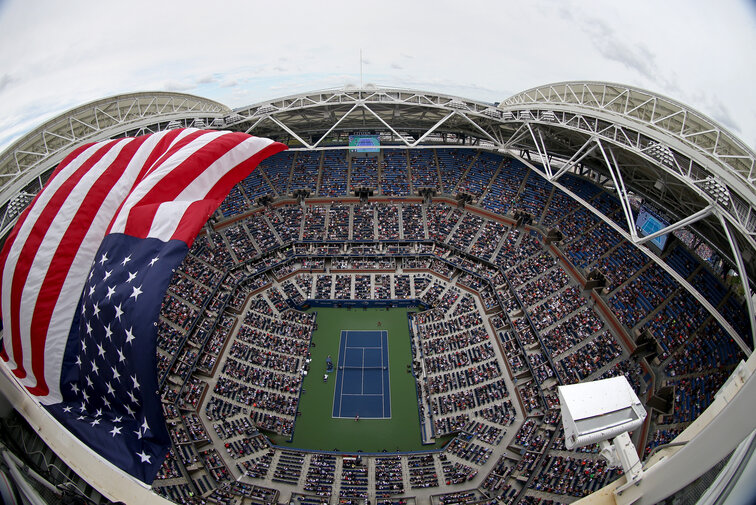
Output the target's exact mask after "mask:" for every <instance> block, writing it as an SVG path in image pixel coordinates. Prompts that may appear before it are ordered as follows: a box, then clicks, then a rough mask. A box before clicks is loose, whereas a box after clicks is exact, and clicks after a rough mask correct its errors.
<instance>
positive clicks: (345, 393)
mask: <svg viewBox="0 0 756 505" xmlns="http://www.w3.org/2000/svg"><path fill="white" fill-rule="evenodd" d="M334 388H335V389H334V393H333V417H348V418H354V417H355V416H358V415H359V416H360V418H363V419H388V418H390V417H391V387H390V385H389V357H388V332H387V331H385V330H384V331H372V330H342V331H341V342H340V344H339V362H338V365H337V366H336V383H335V385H334Z"/></svg>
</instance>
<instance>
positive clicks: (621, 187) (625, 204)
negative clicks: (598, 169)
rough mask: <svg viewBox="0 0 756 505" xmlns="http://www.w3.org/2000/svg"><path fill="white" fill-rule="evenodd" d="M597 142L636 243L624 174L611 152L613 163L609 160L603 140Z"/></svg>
mask: <svg viewBox="0 0 756 505" xmlns="http://www.w3.org/2000/svg"><path fill="white" fill-rule="evenodd" d="M595 141H596V143H597V144H598V147H599V150H600V151H601V156H602V157H603V158H604V162H605V163H606V167H607V169H608V170H609V175H611V176H612V181H614V190H615V192H616V193H617V196H618V197H619V201H620V204H621V205H622V212H623V213H624V214H625V219H626V220H627V229H628V231H629V232H630V237H632V241H633V242H635V241H636V239H637V238H638V235H637V233H636V232H635V224H634V223H635V219H634V218H633V208H632V206H631V205H630V200H629V199H628V195H627V190H626V189H625V181H623V180H622V173H621V170H620V168H619V166H618V165H617V159H616V158H615V157H614V153H613V152H612V151H611V150H609V153H610V154H611V155H612V161H611V162H610V161H609V158H608V157H607V155H606V150H605V149H604V146H603V145H602V144H601V140H600V139H599V138H598V137H596V138H595Z"/></svg>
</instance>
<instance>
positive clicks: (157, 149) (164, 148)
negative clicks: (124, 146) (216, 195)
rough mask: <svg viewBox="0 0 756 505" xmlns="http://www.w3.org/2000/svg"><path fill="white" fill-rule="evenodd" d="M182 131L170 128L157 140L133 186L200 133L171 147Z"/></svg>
mask: <svg viewBox="0 0 756 505" xmlns="http://www.w3.org/2000/svg"><path fill="white" fill-rule="evenodd" d="M182 131H184V130H182V129H177V130H170V131H169V132H167V133H166V134H165V135H164V136H163V137H162V138H161V139H160V140H159V141H158V142H157V144H155V146H154V147H153V148H152V151H151V152H150V154H149V156H148V157H147V160H146V161H145V162H144V165H142V168H141V170H140V171H139V175H138V176H137V177H136V179H134V185H133V186H132V188H134V187H136V186H137V185H138V184H139V183H140V182H141V180H142V179H143V178H144V176H145V175H146V174H147V173H148V172H149V171H150V170H151V168H152V166H153V165H160V164H162V163H163V162H164V161H165V160H166V159H167V158H168V157H169V156H172V155H173V154H174V153H175V152H176V151H177V150H179V149H181V148H182V147H183V146H185V145H186V139H187V138H196V137H197V133H199V132H194V133H191V134H189V135H187V136H186V137H184V138H183V139H181V141H179V142H177V143H176V145H175V146H173V148H171V144H172V143H173V142H174V141H175V140H176V137H178V136H179V134H180V133H181V132H182ZM142 137H144V138H145V139H146V138H148V137H150V135H142ZM137 138H141V137H137ZM129 192H130V191H129ZM127 198H128V197H127ZM127 198H124V199H123V201H122V202H121V203H120V204H119V205H118V209H116V211H115V213H114V214H113V220H115V216H117V215H118V214H120V213H121V209H122V208H123V206H124V204H125V203H126V200H127ZM113 220H111V222H110V224H109V225H108V229H107V230H106V231H105V235H107V234H109V233H110V230H111V228H113Z"/></svg>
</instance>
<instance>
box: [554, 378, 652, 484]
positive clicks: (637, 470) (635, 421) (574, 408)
mask: <svg viewBox="0 0 756 505" xmlns="http://www.w3.org/2000/svg"><path fill="white" fill-rule="evenodd" d="M557 389H558V393H559V402H560V404H561V411H562V424H563V426H564V442H565V445H566V447H567V449H569V450H572V449H575V448H577V447H583V446H586V445H590V444H594V443H597V442H598V443H599V444H600V446H601V456H603V457H604V458H605V459H606V460H607V463H608V465H609V466H612V467H617V466H622V470H623V471H624V472H625V476H626V478H627V481H626V483H625V484H624V485H623V486H620V487H619V488H617V490H616V493H617V494H618V495H621V494H622V492H623V491H624V490H625V489H626V488H627V487H629V486H631V485H635V484H637V483H638V482H640V479H641V478H642V476H643V468H642V466H641V462H640V459H639V458H638V452H637V451H636V449H635V446H634V445H633V442H632V441H631V440H630V435H628V432H629V431H633V430H635V429H637V428H640V426H641V425H642V424H643V421H644V419H646V409H644V408H643V405H642V404H641V402H640V400H639V399H638V396H637V395H636V394H635V391H633V388H632V387H631V386H630V383H629V382H628V381H627V379H626V378H625V376H624V375H621V376H619V377H612V378H610V379H603V380H597V381H593V382H584V383H581V384H571V385H569V386H559V387H558V388H557ZM610 440H612V442H611V443H610V442H609V441H610Z"/></svg>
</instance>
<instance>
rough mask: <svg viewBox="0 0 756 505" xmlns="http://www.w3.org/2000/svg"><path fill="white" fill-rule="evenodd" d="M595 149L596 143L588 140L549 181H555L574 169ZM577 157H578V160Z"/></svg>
mask: <svg viewBox="0 0 756 505" xmlns="http://www.w3.org/2000/svg"><path fill="white" fill-rule="evenodd" d="M588 146H590V147H588ZM586 147H588V150H586V151H585V152H583V149H585V148H586ZM596 147H597V146H596V143H595V142H594V141H593V139H591V138H589V139H588V140H586V141H585V143H584V144H583V145H582V146H580V149H578V150H577V151H575V154H573V155H572V157H571V158H570V159H569V160H567V163H565V164H564V166H563V167H562V168H560V169H559V171H558V172H557V173H556V174H554V177H552V178H551V179H549V180H551V181H555V180H557V179H559V178H560V177H561V176H562V175H563V174H564V173H565V172H567V171H568V170H569V169H571V168H572V167H574V166H575V165H577V164H578V163H580V162H581V161H583V158H585V157H586V156H588V155H589V154H591V153H592V152H593V151H594V150H595V149H596ZM581 153H582V154H581ZM578 156H580V157H579V158H578ZM576 158H577V159H576Z"/></svg>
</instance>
